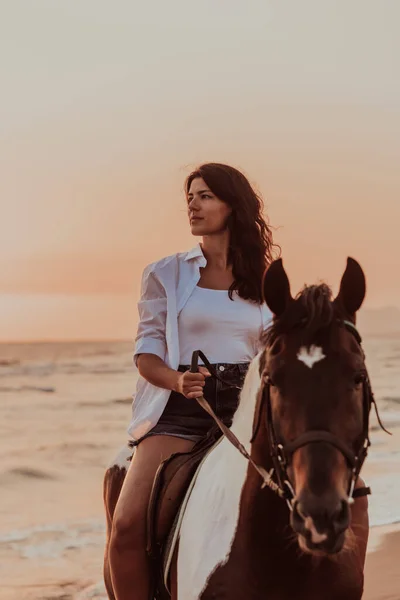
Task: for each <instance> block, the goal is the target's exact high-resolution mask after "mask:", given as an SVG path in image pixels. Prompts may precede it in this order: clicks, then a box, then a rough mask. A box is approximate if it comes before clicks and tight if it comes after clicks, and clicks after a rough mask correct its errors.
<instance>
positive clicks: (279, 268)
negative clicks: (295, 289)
mask: <svg viewBox="0 0 400 600" xmlns="http://www.w3.org/2000/svg"><path fill="white" fill-rule="evenodd" d="M263 296H264V300H265V303H266V304H267V306H268V308H269V309H270V310H271V312H272V314H273V315H274V316H275V317H280V316H281V315H282V314H283V313H284V311H285V310H286V308H287V306H288V304H289V302H291V301H292V300H293V298H292V296H291V293H290V283H289V279H288V276H287V275H286V271H285V269H284V268H283V262H282V259H281V258H279V259H278V260H274V262H272V263H271V265H270V266H269V268H268V269H267V270H266V272H265V274H264V280H263Z"/></svg>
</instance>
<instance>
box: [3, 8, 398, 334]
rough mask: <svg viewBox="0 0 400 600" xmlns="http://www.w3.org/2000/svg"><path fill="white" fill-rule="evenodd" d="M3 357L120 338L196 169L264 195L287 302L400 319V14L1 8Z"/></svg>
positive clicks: (184, 235)
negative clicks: (298, 299) (376, 311)
mask: <svg viewBox="0 0 400 600" xmlns="http://www.w3.org/2000/svg"><path fill="white" fill-rule="evenodd" d="M1 8H2V10H1V13H2V17H1V22H0V50H1V51H0V63H1V72H2V81H1V95H0V110H1V116H2V118H1V137H0V161H1V178H0V199H1V212H0V215H1V217H0V341H6V340H30V339H88V338H90V339H94V338H126V339H131V338H133V337H134V335H135V328H136V319H137V310H136V302H137V299H138V290H139V285H140V275H141V271H142V269H143V267H144V266H145V265H146V264H147V263H149V262H151V261H153V260H156V259H157V258H161V257H162V256H165V255H168V254H171V253H173V252H176V251H180V250H184V249H186V248H190V247H192V246H193V245H194V244H195V243H197V240H196V239H193V238H192V237H191V236H190V234H189V230H188V226H187V221H186V213H185V203H184V196H183V181H184V178H185V176H186V175H187V173H188V172H189V171H190V169H191V168H193V167H195V166H196V165H197V164H198V163H201V162H205V161H218V162H226V163H229V164H232V165H233V166H236V167H238V168H240V169H242V170H243V171H244V172H245V173H246V174H247V175H248V176H249V178H250V180H251V181H252V182H253V183H254V184H255V186H256V187H257V189H258V190H260V191H261V193H262V195H263V196H264V199H265V203H266V212H267V214H268V216H269V218H270V221H271V224H272V225H273V226H275V227H276V228H277V230H276V232H275V238H276V241H277V242H279V243H280V244H281V246H282V256H283V259H284V263H285V266H286V268H287V271H288V273H289V275H290V278H291V280H292V287H293V291H297V290H298V289H299V287H300V286H301V285H303V284H304V283H305V282H307V283H312V282H315V281H317V280H318V279H324V280H326V281H327V282H328V283H330V284H332V285H333V288H334V290H336V289H337V285H338V282H339V278H340V276H341V273H342V271H343V269H344V266H345V262H346V257H347V256H348V255H350V256H353V257H354V258H356V259H357V260H359V261H360V263H361V264H362V266H363V268H364V270H365V272H366V275H367V280H368V297H367V301H366V306H369V307H381V306H386V305H391V306H400V276H399V274H400V232H399V224H400V169H399V159H400V77H399V73H400V35H399V22H400V2H398V1H397V0H381V1H379V2H378V1H377V0H326V1H325V2H321V0H302V1H301V2H299V1H298V0H248V1H247V2H245V1H244V0H202V2H194V1H192V0H168V2H164V1H162V0H158V1H154V2H143V0H142V1H141V2H136V1H134V0H129V1H128V0H126V1H125V0H118V1H115V2H110V1H103V0H83V1H82V0H59V1H57V2H54V0H47V1H44V0H35V1H34V2H26V1H23V0H12V1H8V2H7V1H6V0H3V1H1Z"/></svg>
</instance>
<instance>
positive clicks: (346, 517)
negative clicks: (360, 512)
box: [334, 500, 350, 530]
mask: <svg viewBox="0 0 400 600" xmlns="http://www.w3.org/2000/svg"><path fill="white" fill-rule="evenodd" d="M349 522H350V509H349V503H348V502H346V500H341V502H340V506H339V508H338V510H337V512H336V515H335V519H334V523H335V527H336V529H338V530H343V529H346V527H348V525H349Z"/></svg>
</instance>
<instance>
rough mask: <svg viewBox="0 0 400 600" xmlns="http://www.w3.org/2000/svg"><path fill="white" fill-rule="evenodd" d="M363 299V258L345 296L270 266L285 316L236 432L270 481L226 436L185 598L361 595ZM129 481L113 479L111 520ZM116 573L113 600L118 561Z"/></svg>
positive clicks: (367, 395) (186, 560)
mask: <svg viewBox="0 0 400 600" xmlns="http://www.w3.org/2000/svg"><path fill="white" fill-rule="evenodd" d="M364 296H365V278H364V274H363V272H362V269H361V267H360V266H359V265H358V263H357V262H356V261H354V260H352V259H349V260H348V263H347V268H346V271H345V273H344V275H343V277H342V281H341V286H340V291H339V294H338V296H337V298H336V299H335V300H333V299H332V295H331V291H330V289H329V288H328V287H327V286H326V285H320V286H310V287H306V288H305V289H304V290H303V291H302V292H301V293H300V294H299V295H298V296H297V297H296V298H295V299H294V298H292V296H291V294H290V285H289V280H288V278H287V275H286V273H285V270H284V268H283V265H282V261H280V260H279V261H276V262H274V263H273V264H272V265H271V267H270V268H269V270H268V271H267V273H266V275H265V278H264V297H265V301H266V303H267V304H268V306H269V307H270V309H271V311H272V313H273V315H274V320H273V323H272V326H271V327H270V328H269V330H268V331H267V332H265V334H264V349H263V350H262V351H261V352H260V353H259V355H258V356H257V357H256V358H255V359H254V360H253V362H252V364H251V366H250V369H249V372H248V374H247V377H246V380H245V384H244V388H243V391H242V394H241V399H240V404H239V408H238V410H237V412H236V414H235V417H234V422H233V424H232V428H231V429H232V432H233V433H234V434H235V435H236V436H237V438H239V440H240V441H241V442H243V444H244V446H245V447H246V449H247V450H248V452H249V453H250V455H251V459H252V461H253V463H255V464H257V465H258V466H260V467H262V469H263V470H264V471H265V472H269V474H270V476H269V477H268V476H266V477H264V479H265V481H264V483H265V482H267V481H268V486H265V485H264V486H261V484H262V483H263V481H262V479H261V478H260V474H259V472H257V470H256V469H254V467H253V465H252V464H249V462H248V461H247V460H246V458H244V457H243V456H242V454H240V453H239V452H238V451H237V449H236V448H235V447H234V446H233V445H232V444H231V443H230V442H229V441H228V440H227V439H226V438H225V439H223V440H222V441H221V443H220V444H219V445H218V446H217V447H216V448H215V449H214V450H213V451H212V452H211V454H210V455H209V456H208V457H207V459H206V460H205V462H204V463H203V465H202V467H201V469H200V472H199V475H198V478H197V481H196V483H195V486H194V488H193V490H192V493H191V496H190V498H189V502H188V505H187V508H186V512H185V515H184V518H183V522H182V526H181V531H180V539H179V545H178V547H177V549H176V552H175V558H174V561H173V568H172V577H171V579H172V580H171V587H172V598H173V599H174V600H197V599H201V600H211V599H218V600H224V599H226V600H261V599H264V598H268V600H317V599H318V600H320V599H321V598H324V600H360V599H361V597H362V592H363V569H364V559H365V551H366V544H367V537H368V517H367V506H366V500H365V498H357V499H356V500H355V501H353V498H352V496H353V490H354V487H356V488H357V479H358V474H359V471H360V469H361V466H362V463H363V461H364V458H365V456H366V449H367V447H368V445H369V440H368V418H369V410H370V406H371V403H372V402H373V396H372V392H371V389H370V385H369V381H368V376H367V372H366V367H365V363H364V354H363V351H362V349H361V346H360V338H359V335H358V332H357V330H356V329H355V326H354V324H355V316H356V312H357V311H358V309H359V308H360V306H361V304H362V302H363V299H364ZM123 476H124V473H123V471H121V469H118V467H113V470H110V471H109V473H108V476H107V475H106V479H105V502H106V508H107V514H108V517H109V523H111V518H112V506H113V505H114V503H115V501H116V499H117V497H118V494H119V490H120V486H121V484H122V480H123ZM356 495H357V494H356ZM353 502H354V503H353ZM106 556H107V552H106ZM105 579H106V584H107V583H108V585H107V589H108V592H109V596H110V598H113V597H114V596H113V594H112V588H111V587H110V579H109V576H108V565H107V561H106V563H105Z"/></svg>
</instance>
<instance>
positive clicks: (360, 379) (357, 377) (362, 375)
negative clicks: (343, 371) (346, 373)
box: [354, 372, 366, 385]
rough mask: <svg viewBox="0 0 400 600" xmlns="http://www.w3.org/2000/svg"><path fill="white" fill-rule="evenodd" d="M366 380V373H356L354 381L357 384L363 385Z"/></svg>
mask: <svg viewBox="0 0 400 600" xmlns="http://www.w3.org/2000/svg"><path fill="white" fill-rule="evenodd" d="M365 380H366V375H365V373H362V372H361V373H356V375H355V376H354V383H355V385H361V384H362V383H364V381H365Z"/></svg>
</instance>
